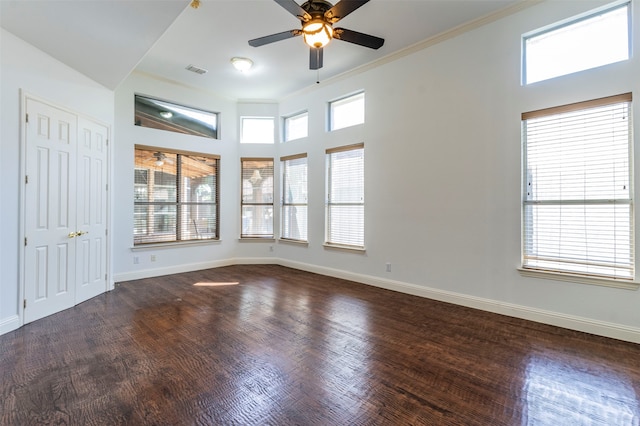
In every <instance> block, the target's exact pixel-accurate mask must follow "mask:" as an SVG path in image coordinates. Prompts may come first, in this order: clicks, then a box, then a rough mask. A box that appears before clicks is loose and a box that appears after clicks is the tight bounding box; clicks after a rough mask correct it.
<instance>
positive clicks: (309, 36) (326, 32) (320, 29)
mask: <svg viewBox="0 0 640 426" xmlns="http://www.w3.org/2000/svg"><path fill="white" fill-rule="evenodd" d="M302 34H303V35H304V42H305V43H307V44H308V45H309V47H313V48H315V49H320V48H323V47H325V46H326V45H327V44H329V42H330V41H331V39H332V38H333V27H332V26H331V24H328V23H327V22H325V21H323V20H322V19H312V20H310V21H309V22H306V23H305V24H304V25H303V26H302Z"/></svg>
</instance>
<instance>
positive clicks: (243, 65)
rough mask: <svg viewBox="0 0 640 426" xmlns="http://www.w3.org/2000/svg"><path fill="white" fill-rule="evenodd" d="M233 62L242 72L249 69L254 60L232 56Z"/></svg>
mask: <svg viewBox="0 0 640 426" xmlns="http://www.w3.org/2000/svg"><path fill="white" fill-rule="evenodd" d="M231 64H232V65H233V66H234V68H235V69H237V70H238V71H240V72H245V71H249V69H251V67H252V66H253V61H252V60H251V59H249V58H239V57H235V58H231Z"/></svg>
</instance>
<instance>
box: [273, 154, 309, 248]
mask: <svg viewBox="0 0 640 426" xmlns="http://www.w3.org/2000/svg"><path fill="white" fill-rule="evenodd" d="M300 158H305V159H307V182H308V173H309V168H308V167H309V157H308V155H307V153H306V152H305V153H301V154H294V155H287V156H284V157H280V169H281V173H280V176H281V178H282V184H281V185H280V187H281V189H280V191H281V192H280V197H281V198H280V238H279V239H280V240H282V241H289V242H293V243H302V244H308V243H309V234H308V232H309V230H308V229H307V230H306V231H307V239H304V240H303V239H301V238H288V237H284V236H282V233H283V232H284V223H283V222H284V207H285V206H293V207H296V206H304V207H306V208H307V214H308V213H309V199H308V198H307V202H306V203H304V204H303V203H285V195H284V191H285V189H286V185H285V178H284V174H285V171H286V168H285V167H284V164H283V163H284V162H285V161H291V160H298V159H300ZM307 189H308V188H307ZM307 219H308V217H307Z"/></svg>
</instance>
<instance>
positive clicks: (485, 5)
mask: <svg viewBox="0 0 640 426" xmlns="http://www.w3.org/2000/svg"><path fill="white" fill-rule="evenodd" d="M522 1H523V0H371V1H370V2H369V3H367V4H365V5H364V6H362V7H361V8H359V9H357V10H356V11H354V12H353V13H352V14H350V15H349V16H347V17H345V18H344V19H343V20H341V21H340V23H339V24H336V26H339V27H344V28H348V29H351V30H355V31H359V32H363V33H368V34H371V35H374V36H378V37H382V38H384V39H385V44H384V46H383V47H382V48H380V49H379V50H372V49H368V48H365V47H362V46H358V45H355V44H351V43H346V42H343V41H340V40H334V41H332V42H331V43H330V44H329V45H328V46H327V47H326V48H325V49H324V66H323V68H322V69H320V71H319V78H320V80H326V79H329V78H331V77H334V76H336V75H339V74H342V73H344V72H347V71H349V70H352V69H354V68H357V67H360V66H363V65H366V64H369V63H371V62H375V61H377V60H380V59H381V58H384V57H386V56H389V55H391V54H393V53H395V52H398V51H400V50H403V49H405V48H407V47H409V46H412V45H414V44H416V43H419V42H421V41H424V40H427V39H429V38H431V37H434V36H435V35H438V34H441V33H443V32H446V31H448V30H451V29H453V28H455V27H458V26H460V25H463V24H465V23H467V22H470V21H473V20H476V19H479V18H482V17H484V16H487V15H489V14H492V13H495V12H497V11H499V10H501V9H503V8H506V7H509V6H511V5H514V4H516V3H521V2H522ZM189 2H190V0H0V25H1V26H2V27H3V28H4V29H6V30H7V31H9V32H11V33H13V34H15V35H16V36H18V37H19V38H21V39H23V40H25V41H27V42H29V43H30V44H32V45H34V46H36V47H37V48H39V49H41V50H43V51H45V52H47V53H48V54H50V55H51V56H53V57H55V58H56V59H58V60H60V61H61V62H64V63H66V64H67V65H69V66H71V67H72V68H74V69H76V70H78V71H79V72H81V73H83V74H85V75H87V76H88V77H90V78H92V79H93V80H95V81H97V82H98V83H100V84H102V85H104V86H105V87H107V88H109V89H112V90H114V89H115V88H116V87H117V86H118V84H120V83H121V82H122V81H123V80H124V79H125V78H126V77H127V76H128V75H129V73H130V72H131V71H132V70H134V69H136V70H138V71H142V72H145V73H149V74H153V75H156V76H159V77H162V78H165V79H169V80H173V81H176V82H179V83H181V84H185V85H189V86H192V87H196V88H198V89H202V90H207V91H210V92H214V93H217V94H220V95H223V96H226V97H229V98H232V99H254V100H255V99H274V100H275V99H280V98H282V97H284V96H286V95H288V94H291V93H293V92H296V91H298V90H301V89H304V88H305V87H308V86H312V85H314V84H315V83H316V80H317V77H318V73H317V72H316V71H311V70H309V50H308V48H307V47H306V46H305V44H304V42H303V41H302V38H301V37H295V38H292V39H288V40H283V41H279V42H276V43H273V44H269V45H265V46H261V47H257V48H254V47H251V46H249V45H248V43H247V41H248V40H250V39H253V38H258V37H261V36H265V35H269V34H272V33H278V32H282V31H286V30H290V29H294V28H300V21H299V20H298V19H296V18H295V17H294V16H293V15H291V14H289V12H287V11H286V10H285V9H284V8H282V7H281V6H280V5H278V4H277V3H276V2H274V1H272V0H201V5H200V7H199V8H198V9H194V8H192V7H190V6H189ZM297 2H298V3H299V4H301V3H302V1H301V0H297ZM234 56H244V57H248V58H251V59H252V60H253V61H254V67H253V68H252V69H251V70H250V71H249V72H247V73H245V74H241V73H239V72H238V71H236V70H235V69H234V68H233V67H232V66H231V63H230V59H231V58H232V57H234ZM190 64H193V65H195V66H197V67H200V68H204V69H207V70H208V71H209V72H208V73H206V74H204V75H198V74H195V73H193V72H190V71H187V70H186V69H185V67H186V66H188V65H190Z"/></svg>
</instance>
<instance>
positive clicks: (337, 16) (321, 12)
mask: <svg viewBox="0 0 640 426" xmlns="http://www.w3.org/2000/svg"><path fill="white" fill-rule="evenodd" d="M274 1H275V2H276V3H278V4H279V5H280V6H282V7H283V8H285V9H286V10H287V11H288V12H289V13H291V14H292V15H293V16H295V17H296V18H298V19H299V20H300V21H301V22H302V29H295V30H289V31H283V32H281V33H276V34H271V35H268V36H264V37H260V38H255V39H253V40H249V45H250V46H253V47H258V46H263V45H265V44H269V43H274V42H276V41H280V40H286V39H288V38H292V37H296V36H299V35H302V36H303V38H304V42H305V43H306V44H307V45H308V46H309V48H310V54H309V69H312V70H317V69H320V68H322V52H323V50H322V49H323V48H324V47H325V46H326V45H327V44H328V43H329V42H330V41H331V40H332V39H336V40H342V41H346V42H349V43H354V44H359V45H360V46H364V47H369V48H371V49H379V48H380V47H382V45H383V44H384V39H383V38H380V37H375V36H372V35H369V34H363V33H359V32H357V31H353V30H348V29H346V28H333V24H335V23H337V22H338V21H340V20H341V19H342V18H344V17H345V16H347V15H348V14H350V13H351V12H353V11H354V10H356V9H358V8H359V7H360V6H363V5H364V4H365V3H368V2H369V0H340V1H338V3H336V4H335V5H332V4H331V3H329V2H328V1H325V0H308V1H307V2H305V3H303V4H302V5H301V6H300V5H298V3H296V2H295V1H294V0H274Z"/></svg>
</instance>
